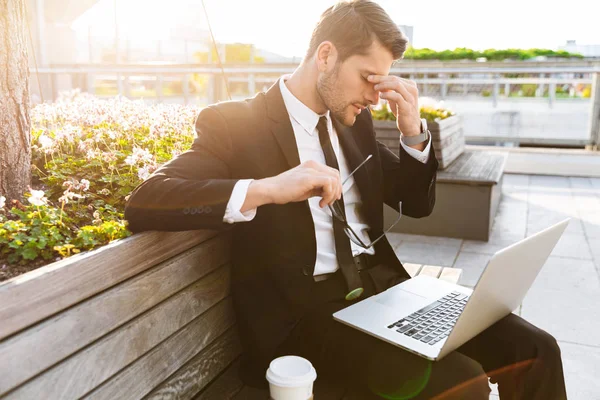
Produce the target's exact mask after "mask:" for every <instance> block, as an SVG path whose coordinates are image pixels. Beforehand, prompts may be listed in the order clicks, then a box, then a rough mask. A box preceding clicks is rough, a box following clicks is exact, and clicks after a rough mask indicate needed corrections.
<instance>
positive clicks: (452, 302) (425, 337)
mask: <svg viewBox="0 0 600 400" xmlns="http://www.w3.org/2000/svg"><path fill="white" fill-rule="evenodd" d="M468 299H469V296H468V295H466V294H463V293H460V292H452V293H450V294H448V295H446V296H444V297H442V298H441V299H439V300H437V301H435V302H433V303H431V304H429V305H428V306H426V307H423V308H421V309H420V310H418V311H415V312H414V313H412V314H410V315H409V316H407V317H404V318H402V319H401V320H400V321H397V322H395V323H393V324H391V325H390V326H388V328H389V329H396V331H397V332H399V333H401V334H403V335H406V336H409V337H412V338H413V339H416V340H420V341H421V342H423V343H427V344H430V345H434V344H436V343H437V342H439V341H440V340H442V339H444V338H446V337H448V335H449V334H450V331H451V330H452V327H453V326H454V324H455V323H456V320H457V319H458V317H459V316H460V313H461V312H462V310H463V309H464V308H465V304H467V300H468Z"/></svg>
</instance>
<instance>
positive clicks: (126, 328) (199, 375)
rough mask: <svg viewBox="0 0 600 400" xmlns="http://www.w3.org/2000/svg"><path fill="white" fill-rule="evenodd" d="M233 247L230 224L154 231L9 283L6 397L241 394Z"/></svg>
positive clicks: (0, 312) (0, 309) (4, 335)
mask: <svg viewBox="0 0 600 400" xmlns="http://www.w3.org/2000/svg"><path fill="white" fill-rule="evenodd" d="M230 253H231V252H230V233H229V232H224V233H221V234H217V233H216V232H212V231H189V232H177V233H167V232H147V233H142V234H138V235H133V236H132V237H130V238H127V239H123V240H119V241H116V242H114V243H112V244H109V245H107V246H104V247H101V248H99V249H97V250H93V251H90V252H87V253H82V254H79V255H76V256H73V257H70V258H68V259H65V260H62V261H59V262H55V263H53V264H50V265H47V266H44V267H42V268H39V269H37V270H34V271H31V272H28V273H26V274H23V275H20V276H17V277H14V278H12V279H10V280H8V281H6V282H3V283H1V284H0V360H2V361H1V365H2V375H1V376H0V397H2V398H5V397H4V396H6V398H7V399H13V398H15V399H77V398H81V397H86V398H94V399H107V400H112V399H121V400H125V399H141V398H146V399H165V398H192V397H194V396H198V397H196V398H198V399H204V400H209V399H221V398H229V397H231V396H230V395H231V393H230V394H227V393H224V392H223V391H224V390H225V389H226V390H225V391H233V393H235V392H236V391H239V390H241V387H242V384H241V382H239V381H236V380H232V383H231V384H229V385H227V387H226V388H225V389H224V388H222V387H221V386H219V385H217V386H215V385H211V382H212V381H213V380H214V379H215V378H216V377H217V376H220V373H221V371H223V370H225V369H227V367H228V366H230V365H232V368H233V369H232V371H233V372H232V373H230V374H229V375H227V376H231V377H237V375H236V374H235V372H237V371H236V368H237V365H236V361H235V360H236V359H237V358H238V357H239V355H240V354H241V344H240V342H239V338H238V335H237V330H236V327H235V315H234V312H233V305H232V300H231V296H229V290H230V288H229V286H230V285H229V282H230V279H229V277H230V267H229V260H230Z"/></svg>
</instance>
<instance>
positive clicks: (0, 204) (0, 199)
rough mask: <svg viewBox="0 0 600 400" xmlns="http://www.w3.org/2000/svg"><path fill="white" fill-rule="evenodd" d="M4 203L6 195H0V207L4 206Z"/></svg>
mask: <svg viewBox="0 0 600 400" xmlns="http://www.w3.org/2000/svg"><path fill="white" fill-rule="evenodd" d="M5 204H6V197H4V196H0V208H4V205H5Z"/></svg>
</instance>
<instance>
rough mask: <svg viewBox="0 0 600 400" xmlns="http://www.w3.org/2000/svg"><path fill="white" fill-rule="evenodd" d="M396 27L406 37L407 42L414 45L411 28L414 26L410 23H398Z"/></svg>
mask: <svg viewBox="0 0 600 400" xmlns="http://www.w3.org/2000/svg"><path fill="white" fill-rule="evenodd" d="M398 28H400V30H401V31H402V33H404V34H405V35H406V37H408V43H409V44H411V45H413V46H414V44H413V43H414V42H413V30H414V27H413V26H412V25H398Z"/></svg>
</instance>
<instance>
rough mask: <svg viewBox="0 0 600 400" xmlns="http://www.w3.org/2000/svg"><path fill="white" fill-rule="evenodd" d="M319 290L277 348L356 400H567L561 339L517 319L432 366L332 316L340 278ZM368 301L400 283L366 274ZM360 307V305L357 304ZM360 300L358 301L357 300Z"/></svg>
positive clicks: (341, 304) (392, 276) (382, 271)
mask: <svg viewBox="0 0 600 400" xmlns="http://www.w3.org/2000/svg"><path fill="white" fill-rule="evenodd" d="M336 275H339V276H336V278H334V279H330V280H327V281H323V282H318V283H315V290H314V293H313V299H314V304H312V305H311V306H312V307H311V311H310V312H308V313H307V314H306V316H305V317H304V318H303V319H302V320H301V321H300V322H299V323H298V324H297V325H296V327H295V328H294V330H293V332H292V334H291V335H290V336H289V337H288V339H287V340H286V341H285V342H284V343H283V344H282V345H281V346H280V347H279V349H278V354H277V355H278V356H281V355H287V354H294V355H298V356H302V357H305V358H307V359H308V360H310V361H311V363H312V364H313V365H314V367H315V369H316V370H317V375H318V378H317V379H324V380H331V381H336V382H337V383H339V384H342V385H345V386H346V387H348V388H351V392H352V393H354V395H355V396H356V398H357V399H380V398H386V399H432V398H435V399H486V400H487V399H489V393H490V388H489V384H488V377H489V379H490V381H491V382H493V383H496V382H497V383H498V391H499V393H500V398H501V399H503V400H506V399H510V400H513V399H526V400H542V399H543V400H552V399H566V397H567V396H566V391H565V381H564V376H563V368H562V361H561V355H560V349H559V347H558V345H557V343H556V340H555V339H554V338H553V337H552V336H551V335H549V334H548V333H546V332H544V331H543V330H541V329H538V328H536V327H535V326H533V325H531V324H530V323H528V322H527V321H525V320H524V319H522V318H520V317H519V316H517V315H515V314H510V315H508V316H507V317H505V318H503V319H502V320H500V321H498V322H497V323H496V324H494V325H493V326H491V327H489V328H488V329H487V330H485V331H483V332H481V333H480V334H479V335H477V336H476V337H475V338H473V339H471V340H470V341H469V342H467V343H465V344H464V345H462V346H461V347H460V348H458V349H457V350H455V351H454V352H452V353H450V354H449V355H447V356H446V357H444V358H443V359H442V360H440V361H434V362H433V361H429V360H426V359H424V358H421V357H419V356H416V355H414V354H412V353H409V352H407V351H405V350H402V349H400V348H398V347H395V346H393V345H391V344H389V343H386V342H384V341H382V340H379V339H377V338H375V337H372V336H370V335H367V334H365V333H363V332H360V331H358V330H356V329H354V328H351V327H348V326H346V325H344V324H342V323H340V322H337V321H335V320H334V319H333V318H332V314H333V313H334V312H336V311H338V310H340V309H342V308H345V307H347V306H348V305H350V304H352V303H351V302H348V301H345V300H343V297H342V298H341V297H340V295H342V293H343V291H344V284H343V281H342V279H343V278H342V277H341V274H336ZM361 276H362V279H363V284H364V286H365V294H364V295H363V299H364V298H365V297H366V296H370V295H373V294H375V293H379V292H381V291H382V290H384V289H386V288H387V287H390V286H393V285H394V284H397V283H399V282H401V281H402V280H403V279H404V278H399V276H398V274H396V273H395V272H393V271H390V270H389V269H388V268H387V267H385V266H381V265H379V266H377V267H376V268H374V269H371V270H366V271H365V270H363V271H361ZM359 300H360V299H359ZM356 301H358V300H356Z"/></svg>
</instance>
